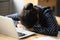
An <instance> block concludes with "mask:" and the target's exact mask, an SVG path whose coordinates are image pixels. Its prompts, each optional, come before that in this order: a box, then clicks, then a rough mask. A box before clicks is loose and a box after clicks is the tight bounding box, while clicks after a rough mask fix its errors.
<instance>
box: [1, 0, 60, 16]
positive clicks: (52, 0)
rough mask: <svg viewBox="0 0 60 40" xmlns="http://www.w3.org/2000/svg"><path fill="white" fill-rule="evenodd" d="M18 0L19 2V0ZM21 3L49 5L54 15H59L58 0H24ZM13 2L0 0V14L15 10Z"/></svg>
mask: <svg viewBox="0 0 60 40" xmlns="http://www.w3.org/2000/svg"><path fill="white" fill-rule="evenodd" d="M16 1H17V0H16ZM19 1H20V2H21V0H19ZM23 3H24V5H26V4H27V3H33V4H34V5H42V6H50V7H51V9H52V10H53V12H54V15H56V16H60V0H24V2H23ZM14 4H15V3H14V2H13V0H0V15H8V14H13V13H15V12H17V11H16V7H15V5H14ZM18 5H20V4H18ZM21 5H22V4H21Z"/></svg>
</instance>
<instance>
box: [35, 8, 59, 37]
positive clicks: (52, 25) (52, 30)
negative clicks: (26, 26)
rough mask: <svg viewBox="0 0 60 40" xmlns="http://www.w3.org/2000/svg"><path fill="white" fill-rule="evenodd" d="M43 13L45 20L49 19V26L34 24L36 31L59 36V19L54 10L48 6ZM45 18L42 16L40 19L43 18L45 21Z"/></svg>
mask: <svg viewBox="0 0 60 40" xmlns="http://www.w3.org/2000/svg"><path fill="white" fill-rule="evenodd" d="M43 15H44V17H43V18H45V20H46V21H47V22H46V23H47V27H43V26H42V25H45V24H42V25H41V24H39V25H35V26H34V31H35V32H37V33H41V34H45V35H50V36H57V34H58V24H57V21H56V19H55V16H54V15H53V12H52V10H51V9H50V8H46V9H45V10H44V12H43ZM43 18H41V19H40V20H42V23H44V20H43Z"/></svg>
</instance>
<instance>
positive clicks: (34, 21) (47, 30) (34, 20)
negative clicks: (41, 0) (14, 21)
mask: <svg viewBox="0 0 60 40" xmlns="http://www.w3.org/2000/svg"><path fill="white" fill-rule="evenodd" d="M20 21H21V24H22V25H23V26H25V27H26V28H27V29H30V30H32V31H34V32H36V33H40V34H44V35H50V36H57V34H58V24H57V21H56V19H55V16H54V15H53V12H52V10H51V8H50V7H44V6H34V5H33V4H32V3H29V4H28V5H26V6H25V7H24V9H23V12H22V14H21V16H20ZM23 28H24V27H23Z"/></svg>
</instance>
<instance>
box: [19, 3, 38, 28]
mask: <svg viewBox="0 0 60 40" xmlns="http://www.w3.org/2000/svg"><path fill="white" fill-rule="evenodd" d="M36 14H37V10H36V9H35V8H34V7H33V4H32V3H29V4H27V5H26V7H24V9H23V12H22V16H21V18H20V19H21V23H22V24H23V25H25V26H26V27H27V28H31V27H33V26H34V24H35V23H36V21H37V17H36Z"/></svg>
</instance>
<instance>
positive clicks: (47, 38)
mask: <svg viewBox="0 0 60 40" xmlns="http://www.w3.org/2000/svg"><path fill="white" fill-rule="evenodd" d="M35 40H57V39H55V38H53V37H49V36H45V37H40V38H36V39H35Z"/></svg>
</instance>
